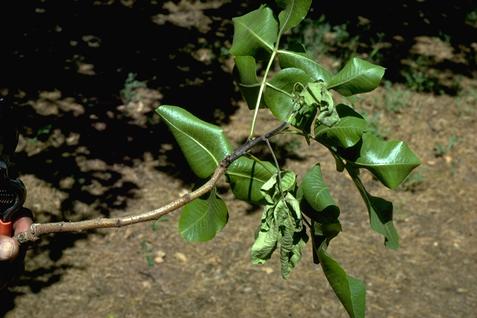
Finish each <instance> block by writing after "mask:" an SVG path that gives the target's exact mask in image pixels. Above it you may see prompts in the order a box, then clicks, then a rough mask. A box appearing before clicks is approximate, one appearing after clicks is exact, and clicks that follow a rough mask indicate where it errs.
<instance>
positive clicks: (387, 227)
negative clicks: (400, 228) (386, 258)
mask: <svg viewBox="0 0 477 318" xmlns="http://www.w3.org/2000/svg"><path fill="white" fill-rule="evenodd" d="M348 171H349V172H350V176H351V178H352V179H353V181H354V183H355V185H356V187H357V188H358V191H359V193H360V194H361V197H362V198H363V201H364V203H365V204H366V207H367V208H368V214H369V222H370V225H371V228H372V229H373V230H374V231H375V232H377V233H379V234H381V235H383V236H384V245H385V246H386V247H387V248H390V249H394V250H396V249H398V248H399V234H398V232H397V231H396V228H395V227H394V223H393V204H392V203H391V202H389V201H387V200H385V199H382V198H379V197H373V196H372V195H371V194H369V192H368V191H366V188H365V187H364V185H363V183H362V182H361V179H360V178H359V177H358V175H357V171H354V170H353V169H348Z"/></svg>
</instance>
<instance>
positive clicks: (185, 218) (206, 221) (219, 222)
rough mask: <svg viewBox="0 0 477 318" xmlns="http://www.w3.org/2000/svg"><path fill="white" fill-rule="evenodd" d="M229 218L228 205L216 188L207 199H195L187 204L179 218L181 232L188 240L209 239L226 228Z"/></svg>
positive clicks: (201, 240) (199, 240) (200, 240)
mask: <svg viewBox="0 0 477 318" xmlns="http://www.w3.org/2000/svg"><path fill="white" fill-rule="evenodd" d="M227 219H228V212H227V207H226V206H225V203H224V201H223V200H222V199H221V198H220V197H219V196H218V195H217V193H216V191H215V189H214V190H212V191H211V193H210V196H209V198H208V199H207V200H202V199H195V200H193V201H192V202H190V203H188V204H186V205H185V207H184V209H183V210H182V213H181V216H180V219H179V232H180V233H181V236H182V237H183V238H184V239H185V240H187V241H193V242H204V241H208V240H211V239H213V238H214V237H215V235H216V234H217V233H218V232H220V231H221V230H222V229H223V228H224V226H225V224H226V223H227Z"/></svg>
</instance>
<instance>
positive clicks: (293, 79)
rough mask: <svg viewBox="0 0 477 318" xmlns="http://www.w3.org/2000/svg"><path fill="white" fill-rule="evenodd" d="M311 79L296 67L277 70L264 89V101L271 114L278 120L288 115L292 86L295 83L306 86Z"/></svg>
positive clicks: (291, 106)
mask: <svg viewBox="0 0 477 318" xmlns="http://www.w3.org/2000/svg"><path fill="white" fill-rule="evenodd" d="M311 81H313V80H312V78H311V77H310V76H309V75H307V74H306V73H305V72H304V71H302V70H300V69H297V68H286V69H283V70H281V71H280V72H278V74H276V75H275V76H274V77H273V78H272V79H271V80H270V81H269V82H268V83H267V88H266V89H265V94H264V97H265V103H266V104H267V106H268V108H269V109H270V111H271V112H272V114H273V115H274V116H275V117H276V118H278V119H279V120H282V121H285V120H287V119H288V116H290V114H291V112H292V110H293V107H294V102H293V97H292V93H293V88H294V86H295V83H301V84H303V85H304V86H306V84H307V83H309V82H311Z"/></svg>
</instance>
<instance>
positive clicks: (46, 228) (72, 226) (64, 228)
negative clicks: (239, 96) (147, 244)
mask: <svg viewBox="0 0 477 318" xmlns="http://www.w3.org/2000/svg"><path fill="white" fill-rule="evenodd" d="M287 126H288V123H287V122H282V123H281V124H280V125H279V126H278V127H276V128H274V129H272V130H270V131H268V132H267V133H265V134H263V135H262V136H260V137H257V138H255V139H252V140H249V141H247V142H246V143H245V144H243V145H242V146H240V147H238V148H237V149H236V150H234V151H233V152H232V153H231V154H230V155H228V156H226V157H225V158H224V159H223V160H222V161H221V162H220V163H219V165H218V167H217V168H216V169H215V171H214V174H213V175H212V177H211V178H210V179H209V181H207V182H206V183H205V184H203V185H202V186H201V187H200V188H198V189H196V190H195V191H193V192H190V193H187V194H185V195H183V196H181V197H180V198H178V199H176V200H174V201H172V202H170V203H169V204H166V205H164V206H162V207H160V208H158V209H155V210H152V211H148V212H144V213H141V214H136V215H130V216H124V217H117V218H97V219H92V220H85V221H79V222H54V223H33V224H32V225H31V226H30V229H29V230H28V231H26V232H22V233H19V234H17V235H15V239H16V240H17V241H18V242H19V243H20V244H22V243H26V242H30V241H36V240H38V239H39V236H40V235H43V234H49V233H59V232H81V231H86V230H92V229H101V228H118V227H123V226H127V225H131V224H136V223H141V222H147V221H153V220H157V219H158V218H160V217H161V216H163V215H166V214H169V213H171V212H173V211H175V210H177V209H178V208H180V207H183V206H184V205H186V204H187V203H189V202H191V201H192V200H194V199H197V198H199V197H201V196H202V195H204V194H205V193H207V192H209V191H210V190H212V188H213V187H214V186H215V184H216V183H217V182H218V181H219V179H220V177H221V176H222V175H223V174H224V173H225V172H226V170H227V168H228V166H229V165H230V164H231V163H232V162H234V161H235V160H237V159H238V158H240V157H241V156H243V155H244V154H245V153H246V152H247V151H248V150H250V149H251V148H253V147H254V146H255V145H257V144H258V143H260V142H263V141H265V140H268V138H270V137H272V136H274V135H276V134H278V133H280V132H281V131H283V130H284V129H285V128H287Z"/></svg>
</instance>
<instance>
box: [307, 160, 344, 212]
mask: <svg viewBox="0 0 477 318" xmlns="http://www.w3.org/2000/svg"><path fill="white" fill-rule="evenodd" d="M300 189H301V190H300V191H302V193H303V198H304V199H305V200H306V202H307V203H308V204H309V205H310V207H311V208H313V210H315V211H316V212H318V213H321V212H323V211H325V210H326V209H331V210H335V213H334V214H335V217H334V218H337V217H338V215H339V208H338V206H337V205H336V202H335V200H334V199H333V198H332V197H331V194H330V191H329V189H328V187H327V186H326V184H325V181H324V180H323V175H322V174H321V168H320V165H319V164H317V165H315V166H314V167H313V168H311V169H310V170H308V172H307V173H306V174H305V176H304V177H303V181H302V183H301V185H300Z"/></svg>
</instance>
